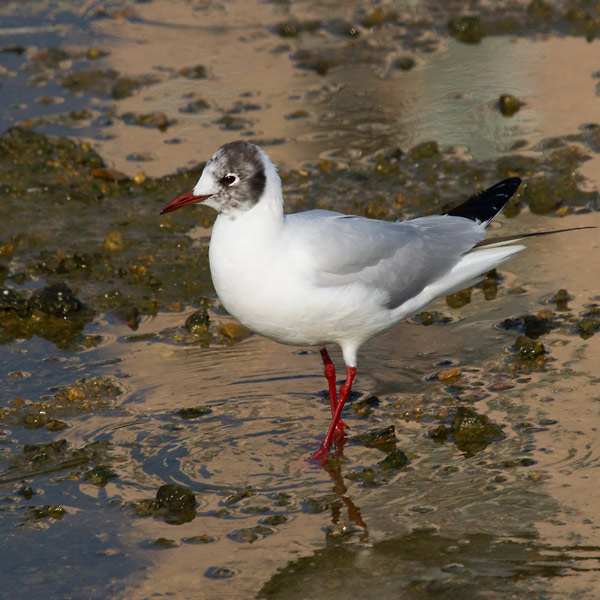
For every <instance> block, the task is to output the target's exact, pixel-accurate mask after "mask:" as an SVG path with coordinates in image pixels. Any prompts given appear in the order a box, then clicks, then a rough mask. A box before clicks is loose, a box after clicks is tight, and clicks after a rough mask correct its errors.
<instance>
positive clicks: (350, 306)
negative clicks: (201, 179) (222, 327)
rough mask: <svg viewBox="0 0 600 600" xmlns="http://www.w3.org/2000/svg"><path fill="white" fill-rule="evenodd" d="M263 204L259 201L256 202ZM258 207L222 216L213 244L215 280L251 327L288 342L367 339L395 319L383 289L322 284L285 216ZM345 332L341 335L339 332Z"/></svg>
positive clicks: (228, 306)
mask: <svg viewBox="0 0 600 600" xmlns="http://www.w3.org/2000/svg"><path fill="white" fill-rule="evenodd" d="M256 208H258V207H256ZM255 210H256V209H253V210H252V211H248V212H247V213H244V214H243V215H241V216H239V217H238V218H236V219H233V220H232V219H229V218H226V217H222V216H221V215H220V216H219V217H218V218H217V221H216V222H215V226H214V229H213V233H212V237H211V243H210V251H209V258H210V268H211V274H212V278H213V284H214V286H215V289H216V291H217V294H218V296H219V299H220V300H221V302H222V304H223V306H224V307H225V308H226V309H227V311H228V312H229V313H230V314H231V315H233V316H234V317H235V318H236V319H238V320H239V321H240V322H241V323H243V324H244V325H246V327H248V328H250V329H252V330H253V331H256V332H257V333H260V334H261V335H264V336H266V337H269V338H271V339H274V340H276V341H279V342H282V343H286V344H298V345H317V344H324V343H327V342H335V343H338V344H339V343H341V342H342V341H348V340H354V339H355V340H356V341H357V342H362V341H363V340H364V339H367V338H368V337H370V336H371V335H373V333H374V330H379V329H385V328H386V327H388V326H389V324H390V321H389V319H390V316H389V312H390V311H388V310H387V309H383V308H382V304H383V303H384V302H383V301H384V299H383V298H381V297H380V294H379V292H377V291H376V290H372V289H367V288H365V287H364V286H362V285H359V284H357V285H346V286H340V287H322V286H319V285H318V284H317V283H316V277H315V275H314V272H313V271H312V265H311V264H308V263H307V262H306V257H305V253H304V252H303V249H302V247H301V245H300V244H297V243H294V240H293V239H290V238H289V237H286V236H285V235H284V232H285V225H284V220H283V218H281V219H265V215H264V214H263V215H260V214H258V213H259V212H260V211H258V210H256V213H255ZM340 336H341V337H340Z"/></svg>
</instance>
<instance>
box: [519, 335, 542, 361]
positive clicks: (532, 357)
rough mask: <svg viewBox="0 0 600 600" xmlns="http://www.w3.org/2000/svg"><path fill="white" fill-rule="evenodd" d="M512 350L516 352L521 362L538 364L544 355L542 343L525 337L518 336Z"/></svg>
mask: <svg viewBox="0 0 600 600" xmlns="http://www.w3.org/2000/svg"><path fill="white" fill-rule="evenodd" d="M514 348H515V350H516V351H517V357H518V359H519V360H520V361H523V362H529V363H538V362H539V361H540V359H542V358H544V357H545V354H546V349H545V348H544V344H542V342H539V341H535V340H532V339H531V338H529V337H527V336H526V335H520V336H519V337H518V338H517V340H516V341H515V345H514Z"/></svg>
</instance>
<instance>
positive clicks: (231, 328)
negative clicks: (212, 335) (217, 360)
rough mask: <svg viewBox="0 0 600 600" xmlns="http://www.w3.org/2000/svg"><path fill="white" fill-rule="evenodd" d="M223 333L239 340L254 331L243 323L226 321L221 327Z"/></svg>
mask: <svg viewBox="0 0 600 600" xmlns="http://www.w3.org/2000/svg"><path fill="white" fill-rule="evenodd" d="M221 333H222V334H223V335H224V336H225V337H228V338H229V339H230V340H232V341H234V342H239V341H241V340H244V339H246V338H247V337H249V336H251V335H252V332H251V331H250V330H249V329H248V328H247V327H244V326H243V325H242V324H241V323H234V322H231V323H226V324H225V325H223V326H222V327H221Z"/></svg>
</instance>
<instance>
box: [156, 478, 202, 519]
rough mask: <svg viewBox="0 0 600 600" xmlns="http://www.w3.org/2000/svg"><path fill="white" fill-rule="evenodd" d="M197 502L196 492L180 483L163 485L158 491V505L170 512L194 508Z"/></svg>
mask: <svg viewBox="0 0 600 600" xmlns="http://www.w3.org/2000/svg"><path fill="white" fill-rule="evenodd" d="M197 504H198V503H197V502H196V496H195V494H194V492H192V491H191V490H189V489H187V488H184V487H183V486H180V485H170V484H165V485H161V486H160V487H159V488H158V491H157V492H156V505H157V506H158V507H159V508H166V509H167V510H168V511H170V512H175V513H176V512H183V511H187V510H193V509H195V508H196V506H197Z"/></svg>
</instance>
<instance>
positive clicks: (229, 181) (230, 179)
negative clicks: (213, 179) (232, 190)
mask: <svg viewBox="0 0 600 600" xmlns="http://www.w3.org/2000/svg"><path fill="white" fill-rule="evenodd" d="M237 180H238V176H237V175H236V174H235V173H227V175H223V177H221V179H219V181H220V182H221V183H222V184H223V185H226V186H232V185H233V184H234V183H236V182H237Z"/></svg>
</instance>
